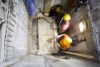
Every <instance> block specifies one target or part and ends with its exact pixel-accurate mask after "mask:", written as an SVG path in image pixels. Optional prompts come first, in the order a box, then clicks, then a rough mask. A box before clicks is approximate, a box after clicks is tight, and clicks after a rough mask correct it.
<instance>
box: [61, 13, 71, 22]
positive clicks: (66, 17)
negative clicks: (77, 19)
mask: <svg viewBox="0 0 100 67" xmlns="http://www.w3.org/2000/svg"><path fill="white" fill-rule="evenodd" d="M63 19H64V20H65V21H69V20H70V19H71V16H70V14H65V15H64V16H63Z"/></svg>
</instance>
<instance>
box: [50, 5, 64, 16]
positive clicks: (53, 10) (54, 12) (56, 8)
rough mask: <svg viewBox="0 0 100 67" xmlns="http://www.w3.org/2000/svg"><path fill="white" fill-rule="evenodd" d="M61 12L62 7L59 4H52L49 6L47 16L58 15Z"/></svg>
mask: <svg viewBox="0 0 100 67" xmlns="http://www.w3.org/2000/svg"><path fill="white" fill-rule="evenodd" d="M62 12H63V7H62V6H61V5H54V6H52V7H51V9H50V11H49V16H55V17H56V16H58V15H59V14H60V13H62Z"/></svg>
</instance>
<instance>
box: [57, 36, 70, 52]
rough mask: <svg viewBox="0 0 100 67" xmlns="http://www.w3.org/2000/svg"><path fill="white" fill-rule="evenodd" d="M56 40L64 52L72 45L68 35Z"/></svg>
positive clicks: (58, 37)
mask: <svg viewBox="0 0 100 67" xmlns="http://www.w3.org/2000/svg"><path fill="white" fill-rule="evenodd" d="M56 40H57V42H58V43H59V47H60V49H62V50H67V49H69V48H70V44H71V43H72V39H71V38H70V37H69V36H68V35H66V34H62V35H58V36H57V38H56Z"/></svg>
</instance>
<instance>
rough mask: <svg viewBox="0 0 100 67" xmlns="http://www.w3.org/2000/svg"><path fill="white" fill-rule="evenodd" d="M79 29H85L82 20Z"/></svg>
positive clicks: (81, 30)
mask: <svg viewBox="0 0 100 67" xmlns="http://www.w3.org/2000/svg"><path fill="white" fill-rule="evenodd" d="M79 29H80V32H83V31H84V24H83V22H81V23H80V24H79Z"/></svg>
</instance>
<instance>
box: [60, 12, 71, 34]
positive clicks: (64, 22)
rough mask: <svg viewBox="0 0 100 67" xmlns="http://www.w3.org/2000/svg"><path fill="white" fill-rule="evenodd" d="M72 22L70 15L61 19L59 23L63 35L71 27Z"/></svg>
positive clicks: (65, 15)
mask: <svg viewBox="0 0 100 67" xmlns="http://www.w3.org/2000/svg"><path fill="white" fill-rule="evenodd" d="M70 20H71V16H70V14H67V13H66V14H64V16H63V17H62V18H61V20H60V22H59V33H60V34H62V33H64V32H65V31H66V30H67V29H68V28H69V26H70Z"/></svg>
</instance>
